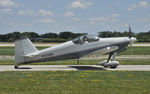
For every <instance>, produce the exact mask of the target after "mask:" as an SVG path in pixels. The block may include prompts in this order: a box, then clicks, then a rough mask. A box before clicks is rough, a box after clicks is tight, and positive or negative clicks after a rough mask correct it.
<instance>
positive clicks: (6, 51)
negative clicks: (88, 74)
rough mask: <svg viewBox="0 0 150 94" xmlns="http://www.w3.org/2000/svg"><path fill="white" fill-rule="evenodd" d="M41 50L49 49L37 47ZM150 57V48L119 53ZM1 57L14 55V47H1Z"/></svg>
mask: <svg viewBox="0 0 150 94" xmlns="http://www.w3.org/2000/svg"><path fill="white" fill-rule="evenodd" d="M37 48H38V49H39V50H41V49H44V48H47V47H37ZM132 54H133V55H150V47H133V48H132V49H131V48H130V47H128V49H127V50H126V51H124V52H121V53H119V54H118V55H132ZM0 55H14V47H0Z"/></svg>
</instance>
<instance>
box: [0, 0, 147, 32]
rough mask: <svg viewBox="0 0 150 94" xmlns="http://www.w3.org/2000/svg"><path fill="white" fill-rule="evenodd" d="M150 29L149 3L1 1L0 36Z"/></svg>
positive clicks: (131, 0)
mask: <svg viewBox="0 0 150 94" xmlns="http://www.w3.org/2000/svg"><path fill="white" fill-rule="evenodd" d="M129 24H130V25H131V27H132V32H135V33H138V32H147V31H149V30H150V0H0V34H6V33H10V32H14V31H19V32H37V33H39V34H44V33H48V32H53V33H59V32H62V31H71V32H74V33H89V34H97V32H99V31H119V32H123V31H126V30H128V25H129Z"/></svg>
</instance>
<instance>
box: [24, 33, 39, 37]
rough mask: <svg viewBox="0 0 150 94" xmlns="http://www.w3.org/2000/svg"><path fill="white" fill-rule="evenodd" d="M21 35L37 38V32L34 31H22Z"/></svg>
mask: <svg viewBox="0 0 150 94" xmlns="http://www.w3.org/2000/svg"><path fill="white" fill-rule="evenodd" d="M22 36H27V37H29V38H38V37H39V34H37V33H35V32H23V33H22Z"/></svg>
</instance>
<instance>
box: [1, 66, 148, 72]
mask: <svg viewBox="0 0 150 94" xmlns="http://www.w3.org/2000/svg"><path fill="white" fill-rule="evenodd" d="M52 70H57V71H65V70H76V71H77V70H112V71H118V70H119V71H150V65H119V66H118V67H117V68H116V69H110V68H103V67H102V66H98V65H22V66H20V67H19V69H14V65H0V71H52Z"/></svg>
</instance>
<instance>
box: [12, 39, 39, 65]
mask: <svg viewBox="0 0 150 94" xmlns="http://www.w3.org/2000/svg"><path fill="white" fill-rule="evenodd" d="M36 51H38V50H37V49H36V47H35V46H34V45H33V43H32V42H31V40H29V38H28V37H26V36H24V37H21V38H19V39H17V40H16V41H15V63H16V64H22V63H24V62H26V58H25V55H27V54H30V53H33V52H36Z"/></svg>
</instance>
